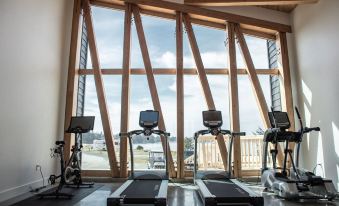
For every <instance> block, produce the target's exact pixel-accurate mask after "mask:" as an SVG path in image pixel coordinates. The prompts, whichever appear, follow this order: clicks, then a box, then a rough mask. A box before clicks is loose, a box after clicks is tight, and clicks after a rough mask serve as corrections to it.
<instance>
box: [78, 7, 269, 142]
mask: <svg viewBox="0 0 339 206" xmlns="http://www.w3.org/2000/svg"><path fill="white" fill-rule="evenodd" d="M92 14H93V24H94V30H95V35H96V41H97V46H98V53H99V60H100V63H101V68H122V50H123V31H124V28H123V27H124V13H123V12H122V11H115V10H110V9H104V8H97V7H93V9H92ZM142 23H143V27H144V31H145V36H146V41H147V46H148V50H149V54H150V58H151V63H152V66H153V68H175V67H176V58H175V56H176V50H175V21H172V20H166V19H160V18H156V17H149V16H142ZM193 29H194V33H195V35H196V39H197V42H198V46H199V50H200V53H201V57H202V60H203V64H204V66H205V68H227V65H228V59H227V51H226V50H227V49H226V46H225V40H226V38H227V37H226V32H224V31H221V30H215V29H210V28H206V27H201V26H196V25H193ZM246 41H247V43H248V47H249V49H250V52H251V55H252V59H253V61H254V65H255V67H256V68H268V59H267V47H266V40H263V39H259V38H254V37H249V36H246ZM237 64H238V68H244V67H245V64H244V62H243V60H242V56H241V53H240V50H239V49H238V48H237ZM184 67H185V68H195V62H194V59H193V56H192V53H191V48H190V45H189V42H188V39H187V35H186V33H185V32H184ZM87 68H88V69H90V68H91V61H90V55H88V65H87ZM131 68H144V65H143V61H142V56H141V51H140V47H139V42H138V37H137V33H136V29H135V25H134V23H133V22H132V46H131ZM103 78H104V87H105V92H106V98H107V103H108V109H109V112H110V120H111V125H112V130H113V134H117V133H119V131H120V116H121V103H120V102H121V81H122V80H121V76H120V75H105V76H104V77H103ZM259 79H260V83H261V86H262V88H263V91H264V95H265V98H266V102H267V104H268V106H270V104H271V103H270V102H271V100H270V84H269V76H259ZM155 81H156V86H157V90H158V94H159V98H160V103H161V107H162V111H163V115H164V120H165V125H166V129H167V131H168V132H170V133H171V134H172V136H176V126H177V125H176V78H175V75H155ZM208 81H209V85H210V88H211V91H212V95H213V99H214V102H215V105H216V108H217V110H221V111H222V114H223V121H224V125H223V128H225V129H229V127H230V126H229V124H230V123H229V122H230V121H229V98H228V76H227V75H208ZM238 91H239V107H240V124H241V130H242V131H245V132H247V133H248V134H252V132H254V131H256V130H257V128H258V127H263V123H262V120H261V118H260V114H259V110H258V106H257V104H256V100H255V97H254V94H253V91H252V88H251V84H250V80H249V78H248V76H246V75H239V76H238ZM85 92H86V93H85V112H84V115H95V116H96V120H95V128H94V131H95V132H102V125H101V119H100V112H99V107H98V100H97V95H96V91H95V84H94V78H93V76H91V75H88V76H87V80H86V91H85ZM184 104H185V107H184V111H185V112H184V116H185V118H184V127H185V136H187V137H192V135H193V133H194V132H195V131H197V130H200V129H203V125H202V115H201V111H203V110H207V105H206V102H205V100H204V98H203V93H202V90H201V85H200V82H199V79H198V76H197V75H186V76H184ZM146 109H153V106H152V101H151V96H150V92H149V89H148V84H147V79H146V76H145V75H131V80H130V121H129V128H130V130H133V129H139V126H138V118H139V112H140V111H142V110H146Z"/></svg>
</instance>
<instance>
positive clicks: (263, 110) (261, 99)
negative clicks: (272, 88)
mask: <svg viewBox="0 0 339 206" xmlns="http://www.w3.org/2000/svg"><path fill="white" fill-rule="evenodd" d="M234 28H235V33H236V36H237V40H238V44H239V46H240V50H241V53H242V56H243V59H244V62H245V64H246V70H247V73H248V77H249V79H250V82H251V85H252V90H253V92H254V96H255V98H256V101H257V104H258V107H259V112H260V115H261V118H262V120H263V122H264V126H265V128H266V129H267V128H269V127H270V121H269V118H268V111H269V110H268V107H267V104H266V100H265V96H264V93H263V91H262V88H261V85H260V82H259V78H258V76H257V73H256V71H255V67H254V64H253V61H252V57H251V54H250V51H249V49H248V46H247V43H246V41H245V37H244V34H243V33H242V31H241V28H240V27H239V25H235V27H234ZM282 160H283V156H282V152H281V148H280V147H278V163H279V164H280V165H281V164H282Z"/></svg>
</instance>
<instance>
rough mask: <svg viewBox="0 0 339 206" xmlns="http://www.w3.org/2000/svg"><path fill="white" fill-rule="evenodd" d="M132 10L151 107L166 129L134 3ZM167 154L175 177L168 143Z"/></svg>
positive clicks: (171, 171)
mask: <svg viewBox="0 0 339 206" xmlns="http://www.w3.org/2000/svg"><path fill="white" fill-rule="evenodd" d="M132 11H133V15H134V20H135V27H136V30H137V34H138V39H139V44H140V49H141V54H142V58H143V61H144V65H145V70H146V76H147V81H148V86H149V89H150V93H151V97H152V102H153V107H154V109H155V110H157V111H158V112H159V116H160V118H159V125H158V128H159V129H161V130H166V127H165V121H164V117H163V113H162V109H161V105H160V101H159V95H158V91H157V87H156V84H155V79H154V75H153V69H152V64H151V60H150V57H149V53H148V48H147V43H146V38H145V33H144V29H143V26H142V21H141V16H140V11H139V7H138V6H136V5H133V6H132ZM161 142H162V147H163V149H164V151H165V148H166V141H165V138H164V137H163V136H161ZM167 154H168V166H169V172H170V176H171V177H175V176H176V174H175V169H174V163H173V157H172V154H171V149H170V146H169V144H167Z"/></svg>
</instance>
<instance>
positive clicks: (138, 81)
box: [129, 75, 175, 170]
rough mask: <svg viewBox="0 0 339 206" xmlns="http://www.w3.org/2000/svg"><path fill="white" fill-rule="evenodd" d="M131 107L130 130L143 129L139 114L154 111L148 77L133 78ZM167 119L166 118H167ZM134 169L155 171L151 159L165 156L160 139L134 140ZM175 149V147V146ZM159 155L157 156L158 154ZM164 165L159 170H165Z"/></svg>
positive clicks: (154, 136)
mask: <svg viewBox="0 0 339 206" xmlns="http://www.w3.org/2000/svg"><path fill="white" fill-rule="evenodd" d="M130 101H131V105H130V124H129V127H130V130H135V129H141V128H140V126H139V113H140V111H144V110H153V104H152V98H151V95H150V91H149V87H148V82H147V78H146V75H140V76H139V75H135V76H131V100H130ZM165 118H166V117H165ZM132 143H133V152H134V161H135V162H134V168H135V169H136V170H140V169H142V170H144V169H154V168H153V167H152V166H151V165H150V164H149V162H150V159H151V158H153V157H154V155H163V153H162V154H159V153H158V152H163V149H162V145H161V140H160V137H159V136H157V135H152V136H150V137H149V138H147V137H145V136H143V135H139V136H135V137H134V138H133V142H132ZM173 147H175V146H173ZM156 153H157V154H156ZM163 166H164V164H162V163H159V164H158V166H157V168H163Z"/></svg>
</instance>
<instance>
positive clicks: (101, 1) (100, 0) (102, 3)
mask: <svg viewBox="0 0 339 206" xmlns="http://www.w3.org/2000/svg"><path fill="white" fill-rule="evenodd" d="M91 3H92V5H94V6H99V7H103V8H110V9H114V10H123V11H124V10H125V9H126V6H125V4H124V2H122V1H119V2H116V1H107V0H92V1H91ZM139 10H140V13H141V14H144V15H148V16H153V17H159V18H164V19H170V20H175V18H176V17H175V13H173V12H164V11H157V10H154V9H149V7H141V8H139ZM190 17H191V22H192V24H196V25H200V26H204V27H209V28H213V29H219V30H224V29H225V26H226V24H225V21H220V20H219V21H218V22H216V21H211V20H210V19H205V20H203V19H201V18H194V16H192V15H190ZM241 27H242V25H241ZM245 27H246V28H243V27H242V29H243V33H245V34H247V35H250V36H254V37H258V38H264V39H271V40H275V38H276V35H275V33H276V32H273V33H272V32H264V31H260V30H258V29H250V27H248V26H245Z"/></svg>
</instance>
